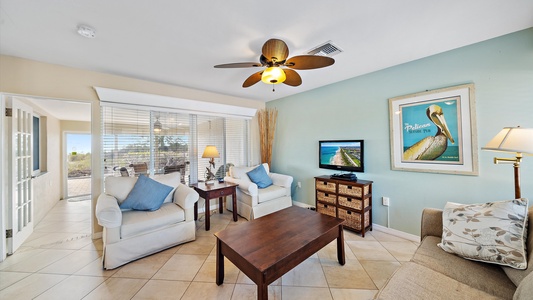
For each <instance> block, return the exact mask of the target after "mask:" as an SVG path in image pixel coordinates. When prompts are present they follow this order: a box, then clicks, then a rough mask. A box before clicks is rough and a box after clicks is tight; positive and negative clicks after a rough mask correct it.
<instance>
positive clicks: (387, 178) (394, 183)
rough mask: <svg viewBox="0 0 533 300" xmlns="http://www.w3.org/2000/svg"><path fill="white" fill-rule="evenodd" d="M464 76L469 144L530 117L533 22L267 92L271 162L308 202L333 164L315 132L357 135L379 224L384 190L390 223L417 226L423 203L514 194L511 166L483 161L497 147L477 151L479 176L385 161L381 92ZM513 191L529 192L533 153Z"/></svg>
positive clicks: (385, 114) (450, 82)
mask: <svg viewBox="0 0 533 300" xmlns="http://www.w3.org/2000/svg"><path fill="white" fill-rule="evenodd" d="M341 55H349V54H348V53H343V54H341ZM464 83H474V84H475V88H476V95H475V98H476V99H475V100H476V104H475V107H476V114H477V140H478V145H479V147H482V146H484V145H485V144H486V143H487V142H488V141H489V140H490V139H491V138H492V137H493V136H494V135H496V134H497V133H498V132H499V131H500V130H501V129H502V128H503V127H505V126H517V125H521V126H522V127H530V128H531V127H533V28H530V29H528V30H524V31H520V32H517V33H513V34H509V35H506V36H502V37H499V38H496V39H492V40H489V41H485V42H482V43H478V44H475V45H471V46H467V47H464V48H460V49H456V50H452V51H448V52H445V53H442V54H438V55H434V56H431V57H428V58H424V59H420V60H417V61H413V62H410V63H406V64H403V65H399V66H395V67H391V68H388V69H385V70H381V71H378V72H374V73H371V74H367V75H364V76H360V77H356V78H352V79H348V80H345V81H343V82H339V83H336V84H332V85H329V86H326V87H323V88H319V89H315V90H313V91H309V92H306V93H301V94H298V95H295V96H292V97H287V98H284V99H280V100H277V101H271V102H268V103H267V107H269V108H271V107H275V108H277V109H278V111H279V116H278V123H277V131H276V137H275V141H274V151H273V163H272V169H273V170H274V171H276V172H279V173H287V174H291V175H293V176H294V182H295V184H294V185H293V195H294V198H295V200H297V201H300V202H303V203H307V204H312V205H314V203H315V194H314V176H318V175H324V174H328V175H329V174H332V173H334V171H332V170H324V169H319V168H318V141H319V140H325V139H364V140H365V150H366V153H365V155H366V156H365V164H366V170H365V173H362V174H358V177H360V178H361V179H365V180H373V181H374V185H373V220H374V223H377V224H379V225H382V226H387V225H388V224H387V208H386V207H384V206H382V205H381V197H382V196H387V197H390V200H391V201H390V202H391V204H390V207H389V210H390V227H392V228H393V229H397V230H400V231H403V232H407V233H410V234H417V235H418V234H419V232H420V216H421V212H422V209H423V208H424V207H436V208H442V207H443V206H444V205H445V203H446V202H447V201H455V202H462V203H476V202H488V201H495V200H504V199H510V198H514V185H513V170H512V166H511V165H494V164H493V163H492V158H493V157H494V156H504V157H505V156H506V155H505V154H501V153H495V152H488V151H479V176H461V175H445V174H431V173H419V172H405V171H392V170H391V168H390V145H389V109H388V99H389V98H393V97H396V96H401V95H408V94H412V93H416V92H421V91H425V90H433V89H438V88H443V87H449V86H455V85H460V84H464ZM478 150H479V149H478ZM507 156H508V155H507ZM298 181H300V182H302V189H297V188H296V183H297V182H298ZM522 195H523V196H525V197H528V198H530V199H532V200H533V157H525V158H524V162H523V164H522Z"/></svg>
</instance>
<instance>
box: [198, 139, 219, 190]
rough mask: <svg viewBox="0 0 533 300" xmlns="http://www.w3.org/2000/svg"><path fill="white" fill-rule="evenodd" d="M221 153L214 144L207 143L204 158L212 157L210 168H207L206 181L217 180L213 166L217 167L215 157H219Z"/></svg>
mask: <svg viewBox="0 0 533 300" xmlns="http://www.w3.org/2000/svg"><path fill="white" fill-rule="evenodd" d="M219 157H220V154H219V153H218V150H217V147H215V146H214V145H207V146H206V147H205V149H204V154H202V158H210V160H209V168H207V167H206V168H205V169H206V175H205V183H206V184H207V183H211V182H214V180H215V174H213V171H212V170H211V167H213V168H214V167H215V158H219Z"/></svg>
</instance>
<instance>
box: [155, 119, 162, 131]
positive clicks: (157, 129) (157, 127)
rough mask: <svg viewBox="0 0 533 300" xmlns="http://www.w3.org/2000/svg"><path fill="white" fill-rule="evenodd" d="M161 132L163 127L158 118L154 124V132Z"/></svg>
mask: <svg viewBox="0 0 533 300" xmlns="http://www.w3.org/2000/svg"><path fill="white" fill-rule="evenodd" d="M161 130H163V125H162V124H161V122H159V118H157V120H155V122H154V132H161Z"/></svg>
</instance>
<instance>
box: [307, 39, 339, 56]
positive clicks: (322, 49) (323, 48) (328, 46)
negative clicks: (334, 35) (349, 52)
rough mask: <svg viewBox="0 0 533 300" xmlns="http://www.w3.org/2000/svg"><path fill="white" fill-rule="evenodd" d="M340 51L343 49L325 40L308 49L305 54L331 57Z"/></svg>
mask: <svg viewBox="0 0 533 300" xmlns="http://www.w3.org/2000/svg"><path fill="white" fill-rule="evenodd" d="M341 52H343V50H342V49H341V48H340V47H338V46H337V45H334V44H333V43H332V42H331V41H327V42H325V43H324V44H321V45H318V46H316V47H314V48H313V49H311V50H309V51H308V52H307V54H309V55H318V56H329V57H331V56H334V55H337V54H339V53H341Z"/></svg>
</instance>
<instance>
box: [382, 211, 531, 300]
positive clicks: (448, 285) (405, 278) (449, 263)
mask: <svg viewBox="0 0 533 300" xmlns="http://www.w3.org/2000/svg"><path fill="white" fill-rule="evenodd" d="M528 217H529V221H528V222H529V227H528V239H527V244H526V246H527V252H528V253H527V254H528V256H527V260H528V267H527V269H526V270H517V269H512V268H509V267H502V266H499V265H495V264H488V263H483V262H476V261H472V260H467V259H464V258H461V257H459V256H456V255H453V254H450V253H447V252H445V251H444V250H442V249H440V248H439V247H438V246H437V244H438V243H439V242H440V241H441V235H442V224H443V223H442V210H437V209H425V210H424V211H423V213H422V232H421V238H422V242H421V244H420V246H419V247H418V249H417V251H416V252H415V255H414V256H413V258H412V259H411V261H410V262H407V263H405V264H403V265H402V266H401V267H400V268H399V269H398V270H397V271H396V272H395V273H394V275H393V276H392V277H391V278H390V279H389V281H388V282H387V283H386V284H385V286H384V287H383V288H382V289H381V290H380V291H379V293H378V294H377V295H376V299H395V300H397V299H409V300H412V299H476V300H480V299H515V300H525V299H529V300H531V299H533V234H531V227H532V226H533V223H532V222H533V207H530V208H529V212H528Z"/></svg>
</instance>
